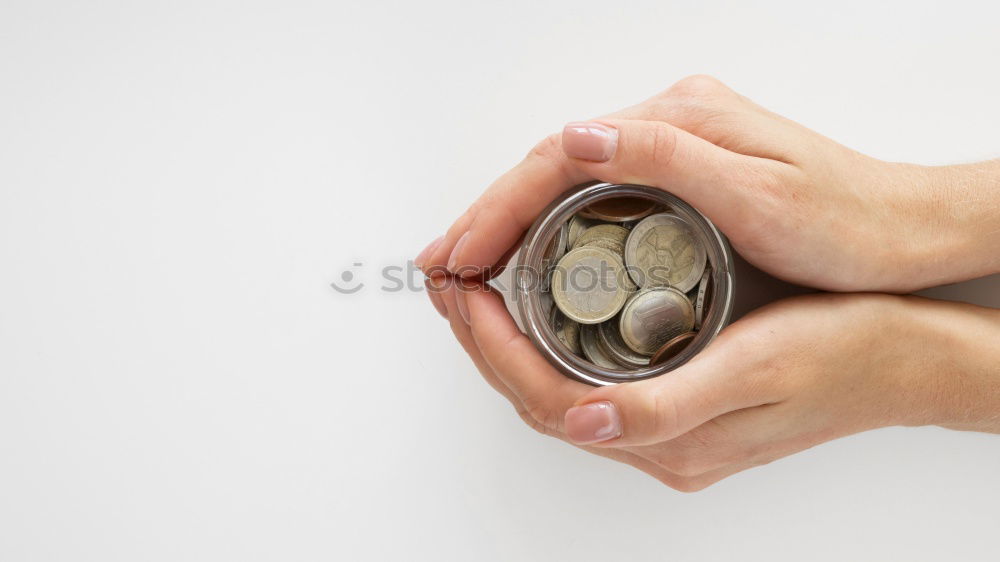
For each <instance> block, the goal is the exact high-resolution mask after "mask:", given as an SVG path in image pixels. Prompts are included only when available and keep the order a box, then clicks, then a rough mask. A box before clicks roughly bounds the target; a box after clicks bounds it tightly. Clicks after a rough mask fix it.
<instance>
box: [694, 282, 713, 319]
mask: <svg viewBox="0 0 1000 562" xmlns="http://www.w3.org/2000/svg"><path fill="white" fill-rule="evenodd" d="M711 282H712V270H711V269H705V273H704V274H702V276H701V281H700V282H699V283H698V294H697V296H695V298H694V329H695V330H700V329H701V322H702V320H704V319H705V308H706V305H708V301H707V299H706V296H707V295H708V286H709V284H710V283H711Z"/></svg>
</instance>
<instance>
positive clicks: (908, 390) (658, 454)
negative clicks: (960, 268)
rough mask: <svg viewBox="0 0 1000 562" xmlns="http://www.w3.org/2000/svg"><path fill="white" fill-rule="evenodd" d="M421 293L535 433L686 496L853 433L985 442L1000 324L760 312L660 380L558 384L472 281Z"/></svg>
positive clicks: (948, 313) (956, 316)
mask: <svg viewBox="0 0 1000 562" xmlns="http://www.w3.org/2000/svg"><path fill="white" fill-rule="evenodd" d="M454 283H455V282H454V280H453V278H449V277H434V278H432V279H430V280H428V289H429V294H430V295H431V300H432V301H434V302H435V306H436V307H438V309H439V311H441V312H442V314H443V315H445V316H446V317H447V318H449V319H450V322H451V327H452V330H453V332H454V333H455V336H456V337H457V338H458V340H459V342H460V343H461V344H462V347H464V348H465V350H466V352H467V353H468V354H469V356H470V357H471V358H472V360H473V362H474V363H475V364H476V366H477V367H478V368H479V371H480V372H481V373H482V375H483V377H484V378H485V379H486V380H487V382H489V383H490V384H491V385H492V386H493V387H494V388H495V389H496V390H497V391H498V392H500V393H501V394H503V395H504V396H505V397H507V399H508V400H510V401H511V403H512V404H513V405H514V407H515V409H516V410H517V411H518V413H519V414H520V416H521V417H522V419H524V420H525V421H526V422H527V423H528V424H529V425H530V426H531V427H533V428H535V429H536V430H538V431H540V432H542V433H544V434H547V435H551V436H554V437H557V438H560V439H563V440H566V441H569V442H572V443H575V444H577V445H579V446H581V447H582V448H585V449H586V450H588V451H591V452H594V453H596V454H600V455H603V456H607V457H610V458H613V459H615V460H619V461H621V462H624V463H627V464H630V465H632V466H634V467H636V468H639V469H640V470H643V471H645V472H647V473H649V474H650V475H652V476H654V477H655V478H657V479H659V480H660V481H662V482H663V483H665V484H667V485H668V486H670V487H672V488H675V489H678V490H683V491H693V490H698V489H701V488H704V487H706V486H708V485H710V484H712V483H714V482H717V481H719V480H721V479H723V478H726V477H727V476H730V475H732V474H735V473H737V472H740V471H743V470H746V469H747V468H751V467H754V466H757V465H761V464H765V463H768V462H771V461H773V460H775V459H778V458H781V457H784V456H787V455H790V454H792V453H795V452H797V451H801V450H803V449H807V448H809V447H812V446H814V445H817V444H819V443H822V442H825V441H829V440H832V439H836V438H838V437H843V436H845V435H849V434H852V433H856V432H860V431H864V430H868V429H873V428H877V427H883V426H890V425H925V424H937V425H942V426H945V427H951V428H956V429H970V430H979V431H991V432H1000V367H998V365H1000V349H998V348H997V346H996V341H998V338H1000V311H996V310H990V309H984V308H979V307H974V306H970V305H961V304H954V303H940V302H936V301H931V300H927V299H922V298H918V297H898V296H887V295H873V294H857V295H834V294H822V295H810V296H806V297H796V298H793V299H788V300H785V301H781V302H778V303H775V304H772V305H769V306H767V307H764V308H761V309H759V310H757V311H755V312H754V313H752V314H750V315H749V316H746V317H744V318H743V319H741V320H739V321H738V322H736V323H734V324H733V325H731V326H729V327H727V328H726V329H725V330H724V331H723V332H722V333H721V334H720V335H719V337H718V338H717V339H716V341H715V342H713V343H712V345H711V346H709V347H708V348H707V349H706V350H705V351H704V352H702V353H701V354H700V355H698V356H697V357H695V358H694V359H693V360H692V361H690V362H689V363H687V364H686V365H684V366H682V367H681V368H679V369H677V370H675V371H672V372H670V373H668V374H666V375H663V376H661V377H657V378H654V379H649V380H645V381H639V382H634V383H628V384H620V385H616V386H609V387H602V388H593V387H590V386H587V385H584V384H582V383H578V382H576V381H573V380H570V379H567V378H565V377H564V376H563V375H561V374H560V373H559V372H557V371H556V370H555V369H554V368H553V367H552V366H551V365H550V364H549V363H548V362H546V361H545V359H544V358H542V356H541V355H539V353H538V352H537V351H536V350H535V348H534V347H533V346H532V344H531V343H530V341H529V340H528V339H527V337H525V336H524V335H523V334H521V333H520V332H519V331H518V329H517V327H516V326H515V325H514V323H513V321H512V320H511V318H510V315H509V314H508V313H507V310H506V309H505V308H504V305H503V303H502V301H501V300H500V299H499V297H498V296H497V295H496V294H494V293H490V292H485V291H484V290H483V288H482V287H481V286H479V285H478V284H476V283H474V282H468V281H467V282H465V285H466V287H467V289H466V290H460V289H458V288H456V285H455V284H454Z"/></svg>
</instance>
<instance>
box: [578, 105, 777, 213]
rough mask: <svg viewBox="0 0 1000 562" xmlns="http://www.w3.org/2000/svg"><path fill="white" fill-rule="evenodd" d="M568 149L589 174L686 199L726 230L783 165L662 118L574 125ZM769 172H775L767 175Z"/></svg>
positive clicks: (613, 120)
mask: <svg viewBox="0 0 1000 562" xmlns="http://www.w3.org/2000/svg"><path fill="white" fill-rule="evenodd" d="M562 147H563V152H564V153H565V154H566V155H567V156H568V157H569V159H570V161H571V162H572V164H573V165H574V166H575V167H577V168H579V169H580V170H582V171H583V172H585V173H587V174H588V175H589V176H591V177H593V178H596V179H599V180H601V181H606V182H609V183H622V184H626V183H627V184H640V185H649V186H653V187H659V188H661V189H664V190H666V191H669V192H671V193H673V194H674V195H676V196H678V197H680V198H681V199H684V200H685V201H687V202H688V203H690V204H691V205H693V206H695V207H696V208H698V210H700V211H701V212H703V213H705V214H706V215H708V216H709V218H711V219H712V220H713V221H714V222H715V223H716V224H718V225H719V227H720V228H722V229H723V230H725V229H726V226H727V224H733V223H735V222H737V221H738V220H739V219H740V217H739V216H738V215H737V213H739V212H741V211H740V210H741V209H746V208H747V207H746V204H747V203H750V202H751V201H750V200H751V198H754V197H755V196H756V195H757V193H755V191H757V192H759V191H760V190H755V189H753V188H754V187H757V186H758V185H759V184H760V182H761V181H763V179H764V178H768V177H774V173H776V172H777V171H778V168H779V167H780V166H779V165H781V163H779V162H776V161H771V160H768V159H765V158H758V157H754V156H747V155H744V154H739V153H736V152H731V151H729V150H726V149H724V148H722V147H720V146H717V145H714V144H712V143H710V142H708V141H707V140H705V139H703V138H701V137H697V136H695V135H692V134H691V133H689V132H687V131H685V130H683V129H680V128H677V127H674V126H673V125H670V124H669V123H664V122H662V121H642V120H630V119H601V120H598V121H588V122H580V123H569V124H568V125H566V126H565V127H564V128H563V132H562ZM768 172H770V173H768Z"/></svg>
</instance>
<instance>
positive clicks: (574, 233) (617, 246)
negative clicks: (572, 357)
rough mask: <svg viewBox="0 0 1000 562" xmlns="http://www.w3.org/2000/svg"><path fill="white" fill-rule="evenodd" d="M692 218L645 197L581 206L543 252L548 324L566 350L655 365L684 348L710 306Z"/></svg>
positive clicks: (607, 364) (636, 365) (619, 363)
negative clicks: (548, 312)
mask: <svg viewBox="0 0 1000 562" xmlns="http://www.w3.org/2000/svg"><path fill="white" fill-rule="evenodd" d="M706 262H707V259H706V252H705V248H704V247H703V246H702V245H701V243H700V242H699V240H698V238H697V236H696V235H695V231H694V229H693V228H692V227H691V225H690V224H689V223H688V222H687V221H686V220H685V219H684V218H682V217H681V216H680V215H678V214H675V213H673V212H671V210H670V209H668V208H664V207H663V206H662V205H659V204H657V203H656V202H654V201H649V200H646V199H641V198H634V197H619V198H613V199H606V200H602V201H598V202H595V203H593V204H591V205H590V206H589V207H586V208H584V209H583V210H581V211H580V212H578V213H577V214H576V215H574V216H573V217H572V218H570V219H569V220H568V221H567V222H566V223H565V224H563V225H562V226H561V228H560V230H559V231H558V232H557V233H556V234H555V236H554V237H553V240H552V242H551V243H550V245H549V247H548V248H547V250H546V256H545V259H544V260H543V263H544V265H545V267H546V268H547V271H546V273H545V275H544V276H543V279H544V282H543V283H542V286H541V290H542V293H543V294H542V297H543V302H546V303H552V304H553V305H554V306H552V307H551V313H550V315H549V322H550V325H551V328H552V331H553V332H554V333H555V335H556V337H557V339H558V340H559V341H560V342H562V344H563V345H564V346H565V347H566V349H567V350H569V351H570V352H571V353H574V354H576V355H578V356H580V357H583V358H585V359H587V360H588V361H590V362H591V363H593V364H594V365H597V366H599V367H603V368H607V369H616V370H622V369H624V370H635V369H642V368H645V367H649V366H652V365H658V364H660V363H663V362H666V361H668V360H669V359H671V358H672V357H675V356H676V355H677V354H679V353H680V352H681V351H683V350H684V348H685V347H687V345H688V344H690V343H691V341H692V340H693V339H694V336H695V334H696V333H697V331H698V330H699V329H700V328H701V324H702V320H703V319H704V318H705V317H706V314H707V311H708V308H709V306H710V298H711V285H712V275H711V268H710V266H709V265H708V264H707V263H706Z"/></svg>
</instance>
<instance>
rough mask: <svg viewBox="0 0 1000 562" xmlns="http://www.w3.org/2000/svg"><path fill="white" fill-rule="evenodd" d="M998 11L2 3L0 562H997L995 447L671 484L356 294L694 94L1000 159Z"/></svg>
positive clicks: (841, 131)
mask: <svg viewBox="0 0 1000 562" xmlns="http://www.w3.org/2000/svg"><path fill="white" fill-rule="evenodd" d="M996 16H997V11H996V9H995V4H994V3H986V2H980V3H978V4H970V5H963V4H962V3H960V2H942V3H940V4H937V5H935V4H932V3H925V2H893V3H884V4H880V5H875V3H871V2H857V3H845V2H838V3H834V4H830V5H828V6H827V7H826V8H819V7H818V6H816V5H815V3H804V2H787V3H784V4H773V5H769V6H767V7H763V6H757V7H752V6H750V5H749V3H738V2H732V3H717V2H676V1H675V2H659V1H658V2H644V3H641V4H640V3H627V5H626V3H617V2H603V3H599V2H583V1H579V0H578V1H574V2H560V3H540V2H528V1H520V2H502V3H501V2H496V3H488V4H487V3H474V2H457V1H456V2H452V3H431V2H419V3H414V2H398V3H392V4H388V3H386V4H380V3H370V2H356V3H352V4H347V3H338V2H271V3H261V2H236V1H233V2H228V3H226V2H215V1H207V2H206V1H199V2H162V3H148V2H147V3H137V2H133V3H130V2H98V3H78V2H65V1H63V2H4V3H3V4H2V5H0V81H2V82H0V264H2V265H0V529H2V531H0V559H2V560H4V561H5V562H7V561H11V562H14V561H28V560H32V561H34V560H45V561H48V560H72V561H86V560H99V561H102V562H108V561H115V560H123V561H125V560H128V561H133V560H213V561H217V560H241V561H249V560H484V561H485V560H569V559H573V560H664V559H665V560H721V559H739V560H811V561H816V560H847V559H850V560H887V559H894V560H943V559H949V560H987V559H991V560H992V559H995V557H996V547H995V531H996V528H997V524H998V515H997V514H998V510H997V498H998V497H1000V477H998V475H1000V440H998V438H997V437H996V436H987V435H978V434H970V433H964V434H963V433H954V432H948V431H945V430H941V429H934V428H924V429H902V428H894V429H886V430H881V431H876V432H871V433H868V434H864V435H859V436H855V437H851V438H848V439H843V440H840V441H837V442H834V443H830V444H827V445H823V446H820V447H818V448H816V449H813V450H810V451H807V452H804V453H802V454H799V455H797V456H795V457H792V458H789V459H785V460H782V461H779V462H776V463H774V464H772V465H769V466H766V467H763V468H759V469H756V470H752V471H750V472H747V473H743V474H740V475H738V476H735V477H732V478H730V479H728V480H726V481H724V482H722V483H721V484H718V485H716V486H714V487H712V488H709V489H708V490H706V491H704V492H701V493H698V494H694V495H683V494H680V493H677V492H674V491H672V490H670V489H668V488H665V487H663V486H661V485H659V484H658V483H656V482H655V481H654V480H652V479H651V478H649V477H647V476H645V475H643V474H641V473H639V472H637V471H634V470H633V469H631V468H628V467H625V466H622V465H617V464H614V463H612V462H610V461H606V460H603V459H600V458H596V457H592V456H589V455H587V454H586V453H583V452H580V451H577V450H575V449H573V448H571V447H569V446H567V445H564V444H561V443H558V442H555V441H552V440H549V439H545V438H543V437H541V436H539V435H536V434H535V433H533V432H532V431H531V430H529V429H528V428H527V427H525V426H523V424H522V423H521V421H520V420H518V419H517V417H516V416H515V415H514V413H513V412H512V411H511V408H510V407H509V406H508V405H507V404H506V403H505V402H504V400H503V399H502V398H501V397H499V396H497V395H495V394H494V393H493V392H492V391H491V390H490V389H489V388H488V387H487V385H486V384H485V383H483V382H482V381H481V380H480V379H479V377H478V375H477V374H476V373H475V372H474V371H473V367H472V365H471V364H470V362H469V361H468V360H467V359H466V358H465V356H464V355H463V354H462V353H460V350H459V348H458V346H457V344H455V343H454V342H453V340H452V339H451V336H450V332H449V330H448V329H447V327H446V325H445V323H444V322H442V321H441V320H440V319H439V318H438V317H437V316H436V314H435V313H434V311H433V310H432V309H431V307H430V305H429V304H428V303H427V302H425V297H424V295H422V294H416V293H412V292H405V293H396V294H384V293H381V292H379V291H377V290H371V289H372V288H373V287H374V286H375V285H377V284H379V283H378V270H379V268H380V267H382V266H385V265H392V264H398V263H400V262H402V261H403V260H405V259H407V258H411V257H412V256H413V255H414V254H415V253H416V252H417V251H418V250H419V249H420V248H421V247H423V245H424V244H425V243H426V242H427V241H429V240H430V239H432V238H434V237H435V236H436V235H438V234H439V233H440V232H441V231H442V230H443V229H444V228H445V227H446V226H447V225H448V224H449V223H450V222H451V220H452V219H453V218H454V217H456V216H457V215H458V214H459V213H460V212H461V211H462V210H463V209H464V208H465V206H466V205H467V204H468V203H470V202H471V201H472V200H473V199H474V198H475V197H476V195H477V194H478V193H479V192H480V191H481V190H482V189H483V188H484V187H485V186H486V185H487V184H488V183H489V182H490V181H491V180H492V179H493V178H494V177H496V176H497V175H499V174H500V173H501V172H502V171H504V170H505V169H507V168H508V167H509V166H511V165H512V164H514V163H515V162H516V161H517V160H518V159H520V157H521V156H522V155H523V154H524V153H525V152H526V151H527V150H528V149H529V148H530V146H531V145H532V144H533V143H534V142H535V141H536V140H537V139H539V138H541V137H542V136H543V135H544V134H546V133H548V132H551V131H555V130H558V129H559V128H560V127H561V126H562V124H563V123H564V122H566V121H569V120H575V119H584V118H587V117H590V116H594V115H598V114H601V113H604V112H607V111H611V110H614V109H616V108H619V107H621V106H623V105H627V104H632V103H635V102H638V101H640V100H642V99H644V98H646V97H648V96H649V95H652V94H654V93H655V92H657V91H659V90H661V89H663V88H665V87H667V86H668V85H669V84H670V83H672V82H673V81H675V80H677V79H679V78H681V77H683V76H685V75H687V74H691V73H696V72H704V73H710V74H714V75H716V76H718V77H719V78H721V79H723V80H724V81H726V82H728V83H729V84H730V85H732V86H733V87H734V88H736V89H737V90H739V91H741V92H743V93H744V94H746V95H749V96H750V97H752V98H754V99H755V100H757V101H759V102H760V103H762V104H764V105H765V106H767V107H769V108H771V109H773V110H775V111H778V112H780V113H783V114H784V115H786V116H788V117H790V118H792V119H796V120H799V121H801V122H803V123H805V124H806V125H808V126H810V127H813V128H815V129H817V130H819V131H821V132H823V133H825V134H827V135H829V136H831V137H832V138H834V139H837V140H839V141H841V142H844V143H846V144H848V145H850V146H853V147H855V148H857V149H859V150H862V151H865V152H868V153H870V154H873V155H875V156H878V157H881V158H887V159H896V160H907V161H915V162H921V163H948V162H956V161H966V160H974V159H980V158H985V157H990V156H994V155H996V151H997V140H996V139H997V136H996V131H997V130H1000V110H998V107H997V99H998V94H1000V73H997V72H996V69H995V66H996V55H997V53H998V51H1000V35H998V34H997V33H996V21H997V19H996ZM356 261H357V262H362V263H364V266H363V267H362V268H360V269H358V270H357V272H358V275H359V277H360V278H361V279H362V280H366V281H367V282H368V283H369V287H367V288H366V289H365V290H363V291H362V292H360V293H359V294H357V295H354V296H351V297H346V296H342V295H338V294H337V293H335V292H333V291H332V290H331V289H330V288H329V286H328V284H329V283H330V282H331V281H334V280H335V279H336V278H337V276H339V275H340V273H341V272H342V271H343V270H344V269H345V268H350V267H351V264H352V263H354V262H356ZM989 283H992V285H991V286H990V285H989ZM989 283H988V284H987V285H983V283H982V282H980V284H979V285H977V286H978V287H980V289H981V290H982V293H981V294H982V296H983V298H992V297H991V295H996V294H997V291H998V286H1000V282H992V281H991V282H989ZM945 293H947V294H949V295H950V296H952V297H957V298H968V293H966V292H963V289H962V288H959V289H952V290H950V292H948V291H945ZM993 302H994V303H995V301H993ZM994 306H996V304H994Z"/></svg>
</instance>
